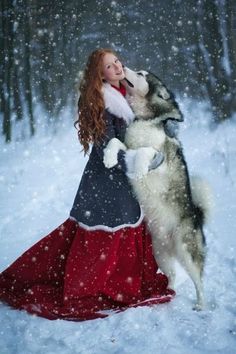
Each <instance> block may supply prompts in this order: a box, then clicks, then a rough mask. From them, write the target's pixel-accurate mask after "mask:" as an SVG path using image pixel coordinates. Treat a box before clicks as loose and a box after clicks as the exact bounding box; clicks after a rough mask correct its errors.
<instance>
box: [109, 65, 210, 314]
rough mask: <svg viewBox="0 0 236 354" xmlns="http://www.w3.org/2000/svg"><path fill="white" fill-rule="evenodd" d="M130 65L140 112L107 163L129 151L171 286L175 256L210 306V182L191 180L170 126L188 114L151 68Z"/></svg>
mask: <svg viewBox="0 0 236 354" xmlns="http://www.w3.org/2000/svg"><path fill="white" fill-rule="evenodd" d="M124 71H125V75H126V79H125V81H124V82H122V83H124V85H125V86H126V88H127V95H126V99H127V100H128V102H129V104H130V106H131V108H132V109H133V111H134V114H135V117H136V118H135V120H134V121H133V122H132V123H131V124H130V125H129V126H128V128H127V131H126V136H125V144H123V143H122V142H120V141H119V140H118V139H116V138H114V139H112V140H111V141H110V142H109V143H108V145H107V147H106V148H105V149H104V164H105V166H106V167H108V168H111V167H113V166H114V165H115V164H116V163H117V153H118V151H119V149H123V150H125V151H126V156H127V160H126V161H127V163H128V173H127V175H128V176H129V177H130V182H131V184H132V186H133V189H134V192H135V194H136V196H137V198H138V200H139V203H140V205H141V207H142V208H143V211H144V214H145V218H146V221H147V225H148V228H149V230H150V233H151V236H152V244H153V252H154V257H155V259H156V262H157V264H158V265H159V267H160V268H161V270H162V271H163V272H164V273H165V274H166V275H167V277H168V279H169V286H170V287H171V288H173V287H174V280H175V269H174V262H173V261H174V260H175V259H176V260H178V261H179V262H180V264H181V265H182V266H183V267H184V269H185V270H186V271H187V273H188V274H189V276H190V277H191V279H192V281H193V283H194V285H195V289H196V294H197V303H196V306H195V309H197V310H200V309H202V308H203V306H204V296H203V285H202V276H203V269H204V261H205V256H206V247H205V237H204V233H203V225H204V222H205V221H206V217H207V213H208V210H209V199H208V195H209V194H208V190H207V185H204V183H203V182H199V181H197V180H196V179H195V180H192V179H191V185H190V178H189V174H188V169H187V165H186V162H185V158H184V155H183V151H182V146H181V143H180V141H179V140H178V138H177V135H176V134H175V132H173V129H172V131H171V130H170V129H168V123H169V122H170V120H171V121H176V122H177V121H179V122H180V121H182V120H183V116H182V113H181V112H180V109H179V107H178V104H177V103H176V101H175V99H174V95H173V94H172V93H171V92H170V91H169V90H168V89H167V88H166V87H165V85H164V84H163V83H162V82H161V80H160V79H159V78H158V77H157V76H155V75H153V74H152V73H150V72H147V71H138V72H134V71H132V70H130V69H128V68H127V67H126V68H124ZM170 126H171V124H170ZM157 151H158V153H157ZM153 157H155V158H154V159H153ZM155 160H156V161H155ZM150 164H151V165H153V166H152V167H151V168H150ZM158 165H159V166H158ZM156 166H158V167H157V168H155V167H156Z"/></svg>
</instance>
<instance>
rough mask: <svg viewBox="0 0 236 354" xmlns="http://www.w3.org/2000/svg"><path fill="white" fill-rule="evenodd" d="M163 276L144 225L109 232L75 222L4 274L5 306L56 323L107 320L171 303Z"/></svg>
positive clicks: (0, 277) (0, 290)
mask: <svg viewBox="0 0 236 354" xmlns="http://www.w3.org/2000/svg"><path fill="white" fill-rule="evenodd" d="M157 270H158V267H157V265H156V262H155V259H154V257H153V253H152V242H151V236H150V234H149V232H148V231H147V228H146V224H145V222H144V221H143V220H140V222H139V223H137V225H135V226H132V227H131V226H126V225H124V227H121V228H119V229H117V230H113V231H108V230H106V231H105V230H102V229H96V230H89V229H86V228H84V227H82V225H79V223H78V222H77V220H74V219H73V218H71V217H70V218H68V219H66V220H65V221H64V222H63V223H62V224H61V225H60V226H58V227H57V228H56V229H55V230H53V231H52V232H50V234H49V235H47V236H45V237H44V238H42V239H41V240H40V241H38V242H37V243H36V244H35V245H33V246H32V247H31V248H30V249H28V250H27V251H26V252H25V253H23V254H22V255H21V256H20V257H19V258H18V259H17V260H16V261H15V262H14V263H13V264H11V265H10V266H9V267H8V268H7V269H6V270H4V271H3V272H2V273H1V274H0V300H1V301H3V302H5V303H7V304H9V305H11V306H12V307H14V308H16V309H23V310H26V311H28V312H29V313H32V314H36V315H38V316H41V317H45V318H48V319H51V320H54V319H58V318H60V319H66V320H74V321H82V320H88V319H95V318H99V317H106V316H108V315H109V314H111V313H114V312H120V311H123V310H125V309H127V308H130V307H136V306H143V305H151V304H158V303H164V302H167V301H170V300H171V299H172V298H173V296H174V294H175V292H174V291H173V290H172V289H169V288H168V279H167V277H166V276H165V275H164V274H162V273H157Z"/></svg>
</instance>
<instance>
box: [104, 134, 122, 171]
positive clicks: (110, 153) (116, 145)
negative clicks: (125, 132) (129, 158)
mask: <svg viewBox="0 0 236 354" xmlns="http://www.w3.org/2000/svg"><path fill="white" fill-rule="evenodd" d="M121 149H122V150H126V146H125V145H124V144H123V143H122V142H121V141H120V140H119V139H117V138H113V139H111V140H110V141H109V143H108V144H107V146H106V147H105V149H104V150H103V163H104V165H105V166H106V168H112V167H114V166H115V165H116V164H117V163H118V160H117V155H118V152H119V150H121Z"/></svg>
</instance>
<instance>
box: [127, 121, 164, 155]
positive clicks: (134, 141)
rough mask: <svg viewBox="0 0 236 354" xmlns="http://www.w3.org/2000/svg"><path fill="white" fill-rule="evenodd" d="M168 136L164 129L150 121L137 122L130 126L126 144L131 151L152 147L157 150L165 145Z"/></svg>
mask: <svg viewBox="0 0 236 354" xmlns="http://www.w3.org/2000/svg"><path fill="white" fill-rule="evenodd" d="M165 139H166V135H165V133H164V131H163V128H162V127H157V126H155V125H154V124H153V123H151V122H150V121H135V122H133V123H131V124H130V126H129V127H128V128H127V130H126V134H125V144H126V145H127V146H128V147H129V148H130V149H137V148H139V147H147V146H151V147H153V148H155V149H157V150H161V147H162V146H163V144H164V143H165Z"/></svg>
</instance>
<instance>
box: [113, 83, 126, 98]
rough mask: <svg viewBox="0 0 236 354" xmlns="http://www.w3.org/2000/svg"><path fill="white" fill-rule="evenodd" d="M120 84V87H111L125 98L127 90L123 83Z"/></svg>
mask: <svg viewBox="0 0 236 354" xmlns="http://www.w3.org/2000/svg"><path fill="white" fill-rule="evenodd" d="M119 84H120V86H119V87H117V86H115V85H112V84H111V86H112V87H114V89H116V90H117V91H119V92H120V93H121V94H122V95H123V96H124V97H125V95H126V88H125V86H123V85H122V84H121V83H119Z"/></svg>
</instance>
